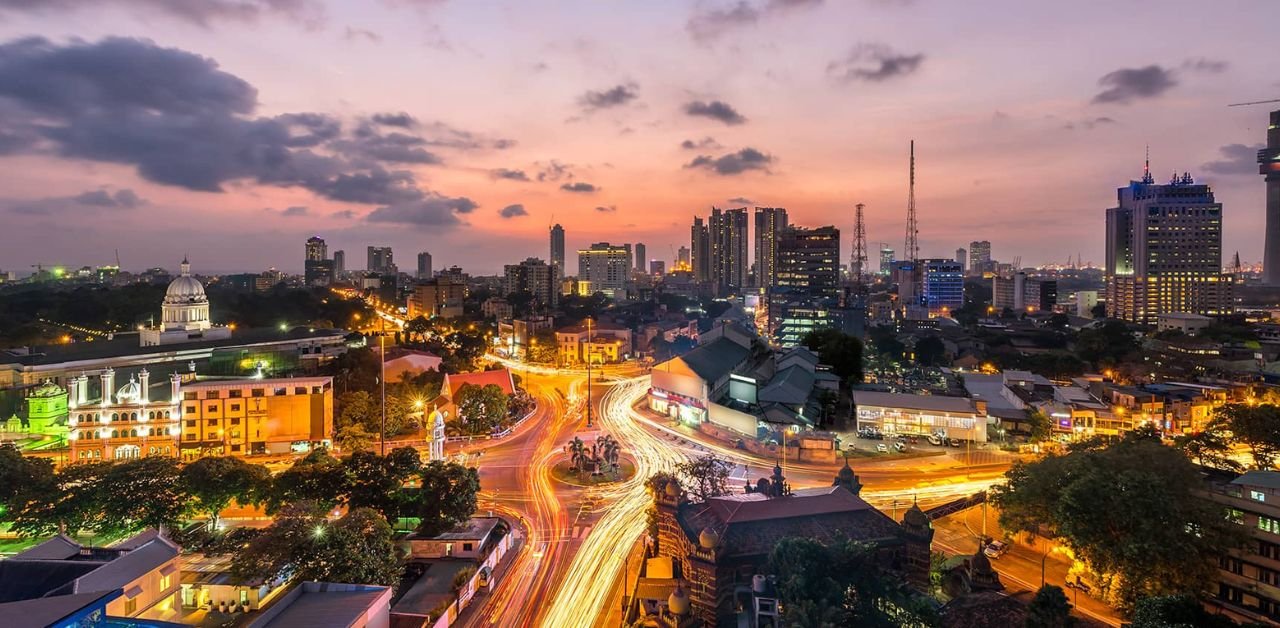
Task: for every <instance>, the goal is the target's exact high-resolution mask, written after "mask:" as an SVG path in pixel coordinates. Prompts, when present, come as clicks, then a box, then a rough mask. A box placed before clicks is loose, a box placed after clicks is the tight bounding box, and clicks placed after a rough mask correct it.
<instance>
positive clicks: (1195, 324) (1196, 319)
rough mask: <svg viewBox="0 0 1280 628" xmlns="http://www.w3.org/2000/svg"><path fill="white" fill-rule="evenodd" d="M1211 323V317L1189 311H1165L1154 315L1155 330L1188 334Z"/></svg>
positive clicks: (1194, 332)
mask: <svg viewBox="0 0 1280 628" xmlns="http://www.w3.org/2000/svg"><path fill="white" fill-rule="evenodd" d="M1212 324H1213V319H1212V318H1209V317H1208V316H1203V315H1201V314H1193V313H1191V312H1166V313H1163V314H1158V315H1156V330H1157V331H1180V332H1182V333H1184V334H1187V335H1188V336H1193V335H1195V334H1196V332H1198V331H1200V330H1202V329H1204V328H1206V327H1208V326H1209V325H1212Z"/></svg>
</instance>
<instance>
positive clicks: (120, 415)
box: [75, 410, 170, 423]
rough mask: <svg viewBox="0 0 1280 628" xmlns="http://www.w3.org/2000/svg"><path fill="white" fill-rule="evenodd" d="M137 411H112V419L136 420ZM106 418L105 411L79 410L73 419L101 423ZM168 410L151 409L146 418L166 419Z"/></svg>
mask: <svg viewBox="0 0 1280 628" xmlns="http://www.w3.org/2000/svg"><path fill="white" fill-rule="evenodd" d="M138 416H139V413H137V412H112V413H111V420H112V421H137V420H138ZM104 418H106V413H105V412H81V413H80V414H78V415H76V417H75V419H76V422H78V423H101V422H102V420H103V419H104ZM168 418H170V417H169V410H151V411H149V412H147V420H150V421H154V420H156V419H168Z"/></svg>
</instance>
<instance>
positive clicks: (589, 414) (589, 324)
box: [584, 317, 591, 427]
mask: <svg viewBox="0 0 1280 628" xmlns="http://www.w3.org/2000/svg"><path fill="white" fill-rule="evenodd" d="M590 347H591V318H590V317H587V349H586V350H585V351H584V353H585V354H586V358H587V427H591V349H590Z"/></svg>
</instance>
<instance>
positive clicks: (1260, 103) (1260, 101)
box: [1227, 98, 1280, 107]
mask: <svg viewBox="0 0 1280 628" xmlns="http://www.w3.org/2000/svg"><path fill="white" fill-rule="evenodd" d="M1273 102H1280V98H1273V99H1271V100H1255V101H1253V102H1237V103H1232V104H1230V105H1227V106H1228V107H1247V106H1249V105H1267V104H1270V103H1273Z"/></svg>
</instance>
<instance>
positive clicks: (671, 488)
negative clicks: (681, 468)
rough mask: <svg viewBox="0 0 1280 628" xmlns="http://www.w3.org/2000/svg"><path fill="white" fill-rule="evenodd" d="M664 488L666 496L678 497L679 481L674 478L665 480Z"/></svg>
mask: <svg viewBox="0 0 1280 628" xmlns="http://www.w3.org/2000/svg"><path fill="white" fill-rule="evenodd" d="M665 490H666V493H667V497H679V496H680V483H679V482H677V481H675V480H667V486H666V489H665Z"/></svg>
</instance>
